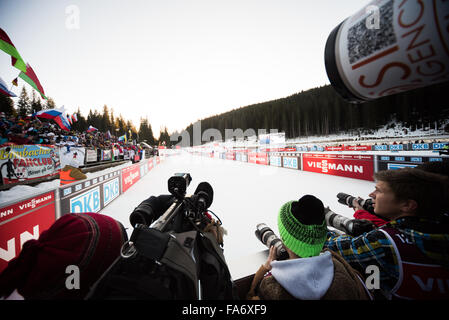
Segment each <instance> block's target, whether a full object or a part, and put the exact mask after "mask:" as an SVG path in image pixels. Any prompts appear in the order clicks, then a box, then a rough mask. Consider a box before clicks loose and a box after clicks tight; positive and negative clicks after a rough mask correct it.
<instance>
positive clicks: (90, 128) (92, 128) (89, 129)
mask: <svg viewBox="0 0 449 320" xmlns="http://www.w3.org/2000/svg"><path fill="white" fill-rule="evenodd" d="M97 130H98V129H97V128H95V127H92V126H91V125H90V126H89V128H87V130H86V131H87V132H94V131H97Z"/></svg>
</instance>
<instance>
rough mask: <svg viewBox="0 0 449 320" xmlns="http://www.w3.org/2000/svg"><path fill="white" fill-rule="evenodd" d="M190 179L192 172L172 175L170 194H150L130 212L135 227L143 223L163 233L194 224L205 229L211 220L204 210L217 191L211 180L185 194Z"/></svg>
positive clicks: (178, 230)
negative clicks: (189, 193) (187, 194)
mask: <svg viewBox="0 0 449 320" xmlns="http://www.w3.org/2000/svg"><path fill="white" fill-rule="evenodd" d="M191 181H192V177H191V176H190V174H189V173H175V174H174V175H173V176H172V177H170V178H169V179H168V191H169V192H170V194H169V195H160V196H158V197H155V196H151V197H150V198H148V199H146V200H144V201H142V203H140V204H139V205H138V206H137V207H136V208H135V209H134V211H133V212H132V213H131V215H130V217H129V220H130V223H131V225H132V226H133V228H136V227H137V226H138V225H144V226H147V227H151V228H155V229H158V230H159V231H162V232H164V231H168V230H171V231H176V232H182V231H185V230H187V229H191V227H192V223H193V224H194V225H195V226H196V227H198V228H199V229H202V228H204V226H206V225H207V224H208V223H210V222H211V220H212V219H211V218H210V217H209V216H208V215H206V214H205V213H206V212H207V211H208V208H209V207H210V205H211V204H212V201H213V196H214V192H213V189H212V186H211V185H210V184H209V183H207V182H201V183H200V184H199V185H198V187H197V188H196V190H195V193H194V194H193V195H190V196H186V192H187V188H188V187H189V185H190V182H191ZM217 219H218V217H217ZM218 220H219V221H220V219H218ZM220 223H221V221H220Z"/></svg>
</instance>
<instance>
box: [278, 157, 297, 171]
mask: <svg viewBox="0 0 449 320" xmlns="http://www.w3.org/2000/svg"><path fill="white" fill-rule="evenodd" d="M282 166H283V167H284V168H290V169H299V158H298V157H282Z"/></svg>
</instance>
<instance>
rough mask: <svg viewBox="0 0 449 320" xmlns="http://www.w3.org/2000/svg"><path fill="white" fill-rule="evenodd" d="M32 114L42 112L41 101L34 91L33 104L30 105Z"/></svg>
mask: <svg viewBox="0 0 449 320" xmlns="http://www.w3.org/2000/svg"><path fill="white" fill-rule="evenodd" d="M30 108H31V112H32V113H35V112H38V111H41V110H42V104H41V99H40V98H39V97H37V96H36V93H35V92H34V90H33V93H32V95H31V103H30Z"/></svg>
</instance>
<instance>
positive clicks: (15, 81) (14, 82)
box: [11, 77, 19, 87]
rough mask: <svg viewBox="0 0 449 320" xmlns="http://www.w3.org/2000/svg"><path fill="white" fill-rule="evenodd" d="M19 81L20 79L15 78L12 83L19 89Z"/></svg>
mask: <svg viewBox="0 0 449 320" xmlns="http://www.w3.org/2000/svg"><path fill="white" fill-rule="evenodd" d="M18 79H19V77H17V78H15V79H14V80H13V81H11V82H12V84H13V85H15V86H16V87H17V80H18Z"/></svg>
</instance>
